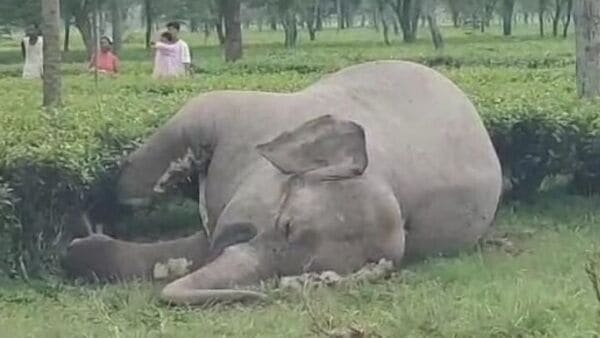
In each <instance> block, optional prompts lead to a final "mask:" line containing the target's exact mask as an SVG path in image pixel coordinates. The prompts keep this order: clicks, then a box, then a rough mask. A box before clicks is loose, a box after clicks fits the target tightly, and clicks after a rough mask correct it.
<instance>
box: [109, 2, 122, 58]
mask: <svg viewBox="0 0 600 338" xmlns="http://www.w3.org/2000/svg"><path fill="white" fill-rule="evenodd" d="M110 5H111V6H110V15H111V18H110V21H111V23H112V28H113V29H112V36H113V50H114V52H115V53H116V54H120V52H121V46H122V45H123V41H122V37H123V31H122V22H123V20H122V17H123V14H122V8H121V0H111V2H110Z"/></svg>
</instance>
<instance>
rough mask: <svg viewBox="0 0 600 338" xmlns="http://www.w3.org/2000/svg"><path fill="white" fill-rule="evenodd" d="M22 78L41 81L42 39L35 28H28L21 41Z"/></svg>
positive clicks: (42, 62)
mask: <svg viewBox="0 0 600 338" xmlns="http://www.w3.org/2000/svg"><path fill="white" fill-rule="evenodd" d="M21 52H22V54H23V59H24V61H25V62H24V64H23V74H22V76H23V78H24V79H41V78H42V76H43V74H44V39H43V37H42V33H41V32H40V30H39V29H38V28H37V27H35V26H34V27H29V28H28V29H27V31H26V36H25V38H23V40H22V41H21Z"/></svg>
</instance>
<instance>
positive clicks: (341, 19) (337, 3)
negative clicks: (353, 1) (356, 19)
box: [335, 0, 344, 30]
mask: <svg viewBox="0 0 600 338" xmlns="http://www.w3.org/2000/svg"><path fill="white" fill-rule="evenodd" d="M335 8H336V13H337V21H338V26H337V29H338V30H340V29H344V16H343V15H342V0H336V1H335Z"/></svg>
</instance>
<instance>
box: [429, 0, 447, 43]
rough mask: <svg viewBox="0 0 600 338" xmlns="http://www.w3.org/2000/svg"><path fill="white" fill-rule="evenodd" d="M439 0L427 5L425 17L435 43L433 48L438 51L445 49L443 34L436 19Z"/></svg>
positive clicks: (431, 1) (431, 0) (433, 0)
mask: <svg viewBox="0 0 600 338" xmlns="http://www.w3.org/2000/svg"><path fill="white" fill-rule="evenodd" d="M436 7H437V0H428V1H427V4H426V10H425V15H426V19H427V23H428V24H429V30H430V31H431V40H432V41H433V47H434V48H435V49H436V50H438V49H442V48H444V39H443V37H442V32H441V31H440V28H439V27H438V24H437V17H436V11H435V10H436Z"/></svg>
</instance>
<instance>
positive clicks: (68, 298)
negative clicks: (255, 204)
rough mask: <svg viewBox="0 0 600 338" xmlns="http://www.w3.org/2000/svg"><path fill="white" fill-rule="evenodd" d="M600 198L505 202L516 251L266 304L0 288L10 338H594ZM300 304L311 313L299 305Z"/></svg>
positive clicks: (148, 292)
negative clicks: (326, 334) (328, 337)
mask: <svg viewBox="0 0 600 338" xmlns="http://www.w3.org/2000/svg"><path fill="white" fill-rule="evenodd" d="M598 203H600V199H584V198H576V197H568V198H566V197H564V196H562V195H560V196H557V195H549V196H545V197H544V198H542V199H540V200H539V201H538V202H536V203H535V204H534V205H528V206H526V207H523V206H518V205H507V206H506V207H504V208H503V209H502V211H501V213H500V215H499V224H498V226H499V231H501V232H507V233H509V238H511V240H512V241H513V242H514V243H515V245H516V246H517V247H518V248H519V251H520V253H518V254H513V253H507V252H506V251H504V250H502V249H498V248H495V247H490V246H484V247H483V249H482V250H475V251H473V252H465V253H463V254H461V255H460V256H458V257H452V258H434V259H431V260H429V261H427V262H424V263H420V264H416V265H413V266H409V267H407V269H408V271H410V272H404V273H401V274H400V275H399V276H395V277H392V278H391V279H389V280H385V281H379V282H376V283H373V284H366V283H365V284H355V285H346V286H342V287H339V288H338V289H329V290H325V289H321V290H315V291H311V292H310V293H309V294H308V295H307V296H304V297H303V296H302V295H301V294H297V293H293V292H291V291H289V292H287V291H286V292H278V291H277V290H272V291H271V292H270V296H271V298H270V300H271V301H270V303H267V304H257V305H249V306H242V305H230V306H225V305H221V306H217V307H216V308H211V309H200V308H195V309H185V308H168V307H166V306H164V305H162V304H161V303H160V302H158V300H157V292H158V290H159V288H160V286H159V285H154V286H152V285H147V284H134V283H131V284H128V285H124V286H98V287H85V288H82V287H76V286H71V285H66V284H62V283H60V282H59V283H48V282H46V283H39V282H34V283H33V284H32V285H25V284H15V283H13V284H9V285H7V286H5V287H4V288H2V289H0V303H2V307H0V332H2V335H3V336H6V337H41V336H44V337H65V336H71V337H75V336H76V337H189V336H202V337H284V336H285V337H307V336H315V333H314V332H313V329H314V324H315V322H314V320H313V318H316V321H317V322H318V324H319V325H320V326H322V327H329V328H332V329H333V328H338V329H340V328H348V327H355V328H358V329H360V330H363V331H365V332H366V333H367V334H371V336H375V335H374V334H378V335H381V336H383V337H532V336H536V337H591V336H598V335H599V334H600V320H599V319H600V318H599V312H598V310H599V309H600V303H598V302H597V300H596V299H595V295H594V291H593V289H592V287H591V283H590V281H589V280H588V277H587V275H586V273H585V271H584V265H585V263H586V257H587V256H588V253H589V252H596V251H594V250H598V241H597V238H598V236H599V235H600V232H599V229H598V220H599V219H600V211H598V209H597V208H596V206H597V205H598ZM306 304H308V305H309V307H308V308H307V307H306Z"/></svg>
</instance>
